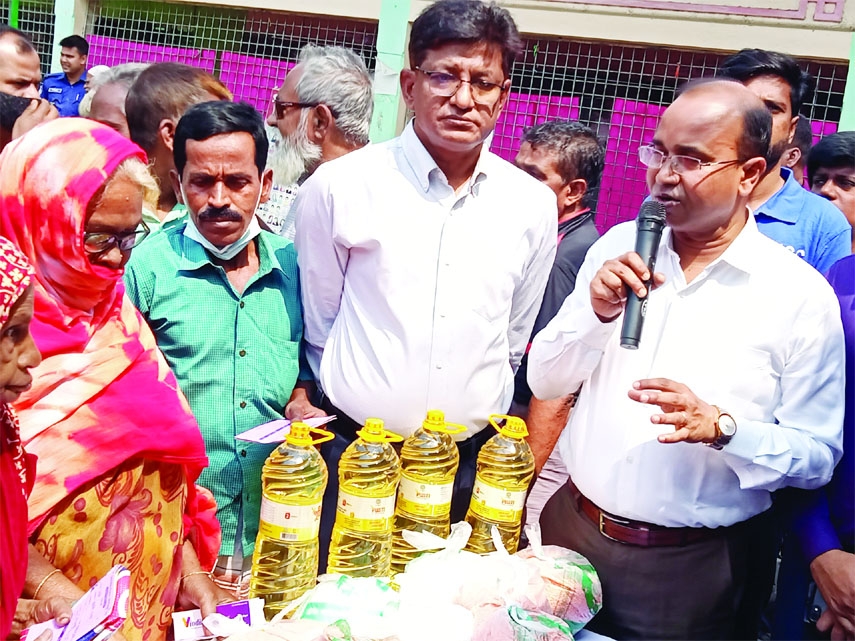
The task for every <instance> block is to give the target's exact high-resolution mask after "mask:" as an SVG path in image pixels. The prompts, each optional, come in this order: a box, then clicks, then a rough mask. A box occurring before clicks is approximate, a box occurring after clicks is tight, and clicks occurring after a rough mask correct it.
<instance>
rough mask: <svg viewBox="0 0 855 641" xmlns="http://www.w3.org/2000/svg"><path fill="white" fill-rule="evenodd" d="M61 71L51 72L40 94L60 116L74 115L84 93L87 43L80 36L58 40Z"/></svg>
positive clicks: (87, 53)
mask: <svg viewBox="0 0 855 641" xmlns="http://www.w3.org/2000/svg"><path fill="white" fill-rule="evenodd" d="M59 46H60V47H61V48H62V49H61V54H60V58H59V62H60V66H61V67H62V72H61V73H52V74H50V75H49V76H46V77H45V79H44V81H43V82H42V90H41V96H42V98H44V99H46V100H48V101H50V103H51V104H52V105H54V106H55V107H56V108H57V110H58V111H59V115H60V116H76V115H78V113H77V110H78V108H79V107H80V101H81V100H82V99H83V96H84V94H85V93H86V87H85V86H84V83H85V82H86V59H87V57H88V56H89V43H88V42H86V40H85V39H84V38H82V37H81V36H68V37H67V38H63V39H62V40H61V41H60V42H59Z"/></svg>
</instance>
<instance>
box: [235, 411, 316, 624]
mask: <svg viewBox="0 0 855 641" xmlns="http://www.w3.org/2000/svg"><path fill="white" fill-rule="evenodd" d="M313 434H314V435H315V436H316V438H314V439H313ZM332 438H333V435H332V433H330V432H328V431H326V430H321V429H315V428H311V427H309V426H308V425H306V424H305V423H300V422H294V423H292V424H291V431H290V433H289V434H288V436H287V437H286V439H285V442H284V443H283V444H282V445H280V446H279V447H277V448H276V449H275V450H273V451H272V452H271V453H270V456H268V457H267V461H266V462H265V463H264V468H263V469H262V472H261V519H260V520H259V524H258V538H257V539H256V541H255V552H254V553H253V555H252V577H251V579H250V583H249V595H250V597H260V598H262V599H264V602H265V605H264V612H265V614H266V615H267V616H268V618H269V617H271V616H273V615H275V614H276V613H278V612H279V611H280V610H281V609H282V608H283V607H284V606H285V604H287V603H289V602H290V601H293V600H294V599H296V598H298V597H299V596H301V595H302V594H303V593H304V592H306V591H307V590H309V589H311V588H313V587H315V584H316V583H317V578H318V528H319V527H320V523H321V499H322V498H323V496H324V489H326V486H327V465H326V463H324V460H323V459H322V458H321V455H320V452H318V450H317V448H315V445H317V444H318V443H323V442H324V441H329V440H330V439H332Z"/></svg>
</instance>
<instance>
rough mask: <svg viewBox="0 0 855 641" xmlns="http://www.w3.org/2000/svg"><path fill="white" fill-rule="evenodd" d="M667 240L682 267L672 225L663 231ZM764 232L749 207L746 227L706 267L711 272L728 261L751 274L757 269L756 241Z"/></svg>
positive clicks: (676, 260)
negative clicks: (676, 249) (761, 231)
mask: <svg viewBox="0 0 855 641" xmlns="http://www.w3.org/2000/svg"><path fill="white" fill-rule="evenodd" d="M662 236H663V239H664V241H665V246H666V247H668V250H669V251H670V252H671V253H672V254H673V255H674V260H675V265H676V266H677V269H679V268H680V258H679V256H678V255H677V252H676V251H674V236H673V234H672V230H671V228H670V227H666V228H665V230H664V232H663V233H662ZM761 236H762V234H761V233H760V230H759V229H758V227H757V222H756V221H755V220H754V216H753V212H752V211H751V209H750V208H749V209H748V220H746V221H745V227H743V228H742V230H741V231H740V232H739V235H737V237H736V238H734V239H733V242H732V243H730V245H728V247H727V249H725V250H724V252H723V253H722V255H721V256H719V257H718V258H716V259H715V260H714V261H713V262H712V263H710V264H709V265H707V267H706V268H705V269H704V271H705V272H707V273H708V272H709V271H710V270H711V269H713V268H714V267H715V266H716V265H718V264H719V263H727V264H728V265H730V266H731V267H734V268H736V269H738V270H739V271H741V272H745V273H746V274H751V273H752V272H754V271H756V270H757V248H756V242H757V240H758V238H760V237H761Z"/></svg>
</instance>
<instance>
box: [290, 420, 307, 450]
mask: <svg viewBox="0 0 855 641" xmlns="http://www.w3.org/2000/svg"><path fill="white" fill-rule="evenodd" d="M285 441H286V442H287V443H290V444H291V445H311V444H312V437H311V436H309V426H308V425H306V424H305V423H301V422H299V421H295V422H294V423H291V430H290V431H289V432H288V436H286V437H285Z"/></svg>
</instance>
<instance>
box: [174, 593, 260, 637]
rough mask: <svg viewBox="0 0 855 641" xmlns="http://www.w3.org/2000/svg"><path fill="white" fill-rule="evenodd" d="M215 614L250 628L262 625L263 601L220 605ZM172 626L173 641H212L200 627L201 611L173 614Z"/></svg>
mask: <svg viewBox="0 0 855 641" xmlns="http://www.w3.org/2000/svg"><path fill="white" fill-rule="evenodd" d="M217 613H219V614H221V615H223V616H224V617H226V618H227V619H236V620H239V621H242V622H243V623H244V624H246V625H248V626H250V627H257V626H260V625H264V623H265V618H264V599H258V598H256V599H246V600H243V601H235V602H234V603H221V604H220V605H218V606H217ZM172 625H173V631H174V633H175V636H174V638H175V641H200V640H201V639H213V638H214V637H213V635H211V634H208V632H207V631H206V630H205V628H204V626H203V625H202V611H201V610H188V611H187V612H173V613H172Z"/></svg>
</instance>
